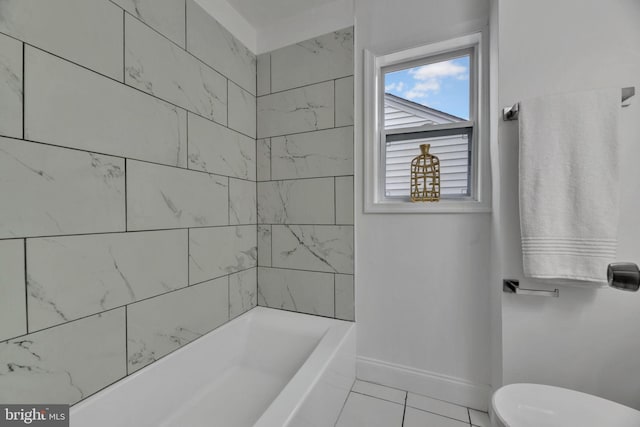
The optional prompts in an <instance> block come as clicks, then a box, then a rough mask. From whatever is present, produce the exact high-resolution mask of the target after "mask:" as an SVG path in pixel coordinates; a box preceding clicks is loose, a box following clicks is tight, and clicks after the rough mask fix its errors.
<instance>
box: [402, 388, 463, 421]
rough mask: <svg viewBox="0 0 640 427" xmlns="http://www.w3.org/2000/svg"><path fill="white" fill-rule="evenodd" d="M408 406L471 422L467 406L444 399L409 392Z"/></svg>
mask: <svg viewBox="0 0 640 427" xmlns="http://www.w3.org/2000/svg"><path fill="white" fill-rule="evenodd" d="M407 406H409V407H412V408H416V409H421V410H423V411H428V412H433V413H434V414H438V415H443V416H445V417H449V418H454V419H456V420H460V421H464V422H465V423H469V413H468V412H467V408H465V407H463V406H458V405H454V404H453V403H448V402H445V401H443V400H438V399H432V398H430V397H427V396H421V395H419V394H414V393H409V395H408V396H407Z"/></svg>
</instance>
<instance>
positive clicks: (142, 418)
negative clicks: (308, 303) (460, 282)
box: [70, 307, 355, 427]
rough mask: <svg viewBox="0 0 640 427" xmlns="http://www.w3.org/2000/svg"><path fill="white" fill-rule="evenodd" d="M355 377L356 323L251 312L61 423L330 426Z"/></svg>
mask: <svg viewBox="0 0 640 427" xmlns="http://www.w3.org/2000/svg"><path fill="white" fill-rule="evenodd" d="M98 369H99V368H98ZM354 380H355V324H353V323H350V322H343V321H340V320H333V319H327V318H323V317H317V316H309V315H304V314H298V313H291V312H287V311H281V310H273V309H268V308H263V307H256V308H254V309H253V310H251V311H249V312H248V313H245V314H244V315H242V316H240V317H238V318H236V319H234V320H232V321H231V322H229V323H227V324H226V325H224V326H222V327H220V328H218V329H216V330H215V331H213V332H210V333H209V334H207V335H205V336H204V337H202V338H200V339H198V340H196V341H194V342H192V343H190V344H188V345H186V346H184V347H183V348H181V349H180V350H177V351H175V352H174V353H172V354H170V355H168V356H166V357H164V358H163V359H161V360H159V361H157V362H155V363H153V364H151V365H149V366H148V367H146V368H144V369H142V370H140V371H138V372H136V373H134V374H133V375H131V376H129V377H126V378H125V379H123V380H122V381H119V382H117V383H115V384H113V385H111V386H110V387H108V388H106V389H104V390H102V391H101V392H99V393H96V394H95V395H93V396H91V397H89V398H88V399H86V400H84V401H82V402H80V403H78V404H77V405H75V406H73V407H72V408H71V414H70V421H71V426H72V427H128V426H131V427H144V426H150V427H151V426H153V427H159V426H162V427H178V426H179V427H184V426H189V427H199V426H209V427H211V426H215V427H219V426H220V427H236V426H238V427H240V426H242V427H248V426H255V427H285V426H286V427H316V426H317V427H324V426H333V425H334V423H335V421H336V419H337V417H338V414H339V412H340V408H341V407H342V405H343V403H344V401H345V400H346V398H347V394H348V393H349V389H350V388H351V385H352V384H353V381H354Z"/></svg>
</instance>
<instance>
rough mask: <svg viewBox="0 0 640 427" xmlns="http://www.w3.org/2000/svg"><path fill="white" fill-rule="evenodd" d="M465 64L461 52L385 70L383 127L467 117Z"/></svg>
mask: <svg viewBox="0 0 640 427" xmlns="http://www.w3.org/2000/svg"><path fill="white" fill-rule="evenodd" d="M469 64H470V56H469V55H464V56H460V57H458V58H454V59H448V60H446V61H440V62H434V63H431V64H427V65H421V66H416V67H412V68H406V69H403V70H399V71H393V72H386V73H385V74H384V91H385V95H384V123H385V129H393V128H398V127H407V126H422V125H426V124H441V123H455V122H461V121H467V120H469Z"/></svg>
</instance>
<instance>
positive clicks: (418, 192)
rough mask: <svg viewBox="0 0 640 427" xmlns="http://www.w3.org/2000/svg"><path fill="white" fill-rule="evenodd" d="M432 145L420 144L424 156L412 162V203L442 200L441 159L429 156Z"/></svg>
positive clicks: (421, 155)
mask: <svg viewBox="0 0 640 427" xmlns="http://www.w3.org/2000/svg"><path fill="white" fill-rule="evenodd" d="M430 146H431V145H430V144H420V151H421V152H422V154H420V155H419V156H417V157H416V158H414V159H413V160H411V201H412V202H437V201H438V200H440V159H438V158H437V157H436V156H434V155H433V154H429V147H430Z"/></svg>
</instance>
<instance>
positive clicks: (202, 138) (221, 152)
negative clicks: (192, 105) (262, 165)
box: [188, 113, 256, 181]
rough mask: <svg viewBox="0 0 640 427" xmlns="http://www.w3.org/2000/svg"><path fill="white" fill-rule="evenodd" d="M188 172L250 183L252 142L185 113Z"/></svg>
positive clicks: (253, 162)
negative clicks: (186, 117) (209, 174)
mask: <svg viewBox="0 0 640 427" xmlns="http://www.w3.org/2000/svg"><path fill="white" fill-rule="evenodd" d="M188 121H189V169H195V170H201V171H204V172H210V173H216V174H219V175H226V176H232V177H236V178H243V179H248V180H251V181H254V180H255V179H256V151H255V140H254V139H252V138H249V137H248V136H245V135H243V134H241V133H239V132H235V131H233V130H231V129H228V128H226V127H224V126H222V125H219V124H217V123H214V122H212V121H210V120H207V119H203V118H202V117H199V116H196V115H195V114H191V113H189V120H188Z"/></svg>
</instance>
